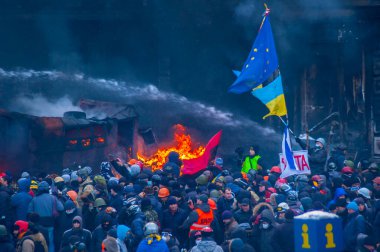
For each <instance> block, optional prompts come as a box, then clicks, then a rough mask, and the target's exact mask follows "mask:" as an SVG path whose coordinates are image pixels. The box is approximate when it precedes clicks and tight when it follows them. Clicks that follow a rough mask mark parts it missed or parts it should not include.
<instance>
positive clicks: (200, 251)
mask: <svg viewBox="0 0 380 252" xmlns="http://www.w3.org/2000/svg"><path fill="white" fill-rule="evenodd" d="M190 252H223V249H222V247H220V246H219V245H217V244H216V242H215V241H213V240H209V239H206V240H202V241H201V242H200V243H199V244H198V245H196V246H194V247H193V248H192V249H191V250H190Z"/></svg>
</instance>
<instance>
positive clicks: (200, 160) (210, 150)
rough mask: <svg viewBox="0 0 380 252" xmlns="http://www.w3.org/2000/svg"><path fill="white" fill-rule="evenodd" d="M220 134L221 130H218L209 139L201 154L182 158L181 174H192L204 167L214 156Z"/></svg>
mask: <svg viewBox="0 0 380 252" xmlns="http://www.w3.org/2000/svg"><path fill="white" fill-rule="evenodd" d="M221 136H222V131H219V132H218V133H216V134H215V135H214V136H213V137H212V138H211V139H210V141H209V142H208V143H207V145H206V148H205V152H204V153H203V155H202V156H199V157H197V158H193V159H188V160H183V167H182V174H183V175H193V174H195V173H197V172H199V171H201V170H204V169H206V168H207V166H208V163H209V162H210V160H211V159H212V158H214V157H215V154H216V150H217V148H218V145H219V142H220V137H221Z"/></svg>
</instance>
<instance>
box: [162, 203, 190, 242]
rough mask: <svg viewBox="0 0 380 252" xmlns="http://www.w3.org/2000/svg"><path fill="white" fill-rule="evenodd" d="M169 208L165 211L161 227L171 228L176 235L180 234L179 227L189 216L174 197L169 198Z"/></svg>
mask: <svg viewBox="0 0 380 252" xmlns="http://www.w3.org/2000/svg"><path fill="white" fill-rule="evenodd" d="M167 204H168V205H169V208H168V209H166V210H165V211H164V212H163V215H162V222H161V228H162V229H170V230H171V232H172V234H173V235H174V236H176V237H177V236H178V227H179V226H181V225H182V223H183V222H184V221H185V220H186V218H187V216H186V213H185V211H184V210H183V209H181V208H179V207H178V203H177V200H176V199H175V198H174V197H171V198H169V199H168V202H167Z"/></svg>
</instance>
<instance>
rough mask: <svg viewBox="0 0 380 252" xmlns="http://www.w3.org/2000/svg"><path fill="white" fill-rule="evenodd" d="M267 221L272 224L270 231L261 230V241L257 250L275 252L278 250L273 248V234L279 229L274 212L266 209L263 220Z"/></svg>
mask: <svg viewBox="0 0 380 252" xmlns="http://www.w3.org/2000/svg"><path fill="white" fill-rule="evenodd" d="M263 219H265V220H266V221H268V222H269V223H270V226H269V228H268V229H263V228H261V227H260V228H259V230H258V232H259V239H258V240H257V241H258V244H257V248H258V251H262V252H275V251H276V250H275V249H274V247H273V234H274V232H275V229H276V227H277V224H276V221H275V218H274V215H273V212H272V211H271V210H269V209H265V210H264V211H262V212H261V220H263Z"/></svg>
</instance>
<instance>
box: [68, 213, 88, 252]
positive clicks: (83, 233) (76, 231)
mask: <svg viewBox="0 0 380 252" xmlns="http://www.w3.org/2000/svg"><path fill="white" fill-rule="evenodd" d="M74 220H76V221H79V223H80V227H79V228H70V229H69V230H66V231H65V232H64V233H63V236H62V244H61V248H63V247H65V246H68V245H69V244H70V237H71V236H73V235H76V236H78V237H80V239H81V242H83V243H84V244H86V247H87V248H90V247H91V238H92V237H91V232H90V231H89V230H87V229H84V228H83V221H82V217H80V216H75V217H74V218H73V221H74Z"/></svg>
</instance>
